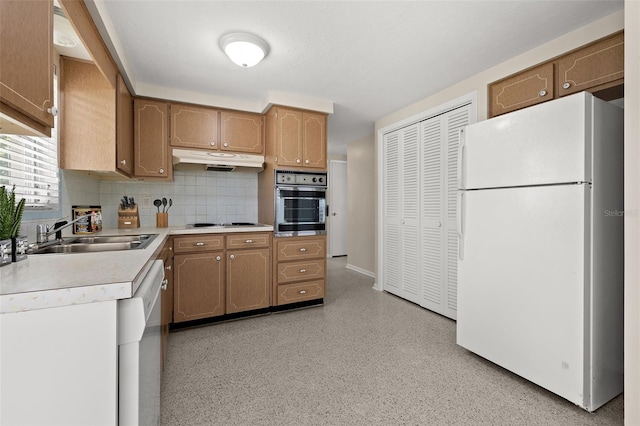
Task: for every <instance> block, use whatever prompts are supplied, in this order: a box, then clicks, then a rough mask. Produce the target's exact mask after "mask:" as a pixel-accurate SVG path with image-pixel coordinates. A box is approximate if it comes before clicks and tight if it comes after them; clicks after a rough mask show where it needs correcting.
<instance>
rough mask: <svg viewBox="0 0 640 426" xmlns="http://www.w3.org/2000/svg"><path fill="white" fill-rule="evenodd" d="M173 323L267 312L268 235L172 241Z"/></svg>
mask: <svg viewBox="0 0 640 426" xmlns="http://www.w3.org/2000/svg"><path fill="white" fill-rule="evenodd" d="M174 252H175V255H174V265H173V272H174V302H173V321H174V322H176V323H178V322H184V321H193V320H197V319H203V318H211V317H216V316H220V315H224V314H231V313H237V312H244V311H251V310H256V309H261V308H267V307H269V306H271V292H270V289H271V233H268V232H263V233H254V234H248V233H233V234H196V235H189V236H186V235H185V236H176V237H174Z"/></svg>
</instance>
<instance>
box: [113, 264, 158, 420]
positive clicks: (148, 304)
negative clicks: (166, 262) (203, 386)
mask: <svg viewBox="0 0 640 426" xmlns="http://www.w3.org/2000/svg"><path fill="white" fill-rule="evenodd" d="M165 282H166V281H165V279H164V266H163V263H162V260H155V261H154V262H153V264H152V266H151V268H150V269H149V272H148V273H147V275H146V276H145V278H144V280H143V281H142V283H141V284H140V287H139V288H138V290H137V291H136V293H135V295H134V296H133V297H132V298H131V299H123V300H120V301H119V302H118V423H119V425H159V424H160V374H161V364H160V345H161V334H160V330H161V327H160V322H161V315H160V314H161V305H162V303H161V300H162V296H161V291H160V289H161V288H162V287H163V286H165Z"/></svg>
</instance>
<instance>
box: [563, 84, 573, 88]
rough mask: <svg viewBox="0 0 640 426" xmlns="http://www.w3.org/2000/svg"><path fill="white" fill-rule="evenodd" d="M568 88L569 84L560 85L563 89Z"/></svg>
mask: <svg viewBox="0 0 640 426" xmlns="http://www.w3.org/2000/svg"><path fill="white" fill-rule="evenodd" d="M569 87H571V83H565V84H563V85H562V88H563V89H568V88H569Z"/></svg>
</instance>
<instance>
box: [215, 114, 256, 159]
mask: <svg viewBox="0 0 640 426" xmlns="http://www.w3.org/2000/svg"><path fill="white" fill-rule="evenodd" d="M263 135H264V118H263V116H262V115H259V114H251V113H248V112H239V111H221V112H220V149H221V150H222V151H233V152H245V153H250V154H262V153H264V136H263Z"/></svg>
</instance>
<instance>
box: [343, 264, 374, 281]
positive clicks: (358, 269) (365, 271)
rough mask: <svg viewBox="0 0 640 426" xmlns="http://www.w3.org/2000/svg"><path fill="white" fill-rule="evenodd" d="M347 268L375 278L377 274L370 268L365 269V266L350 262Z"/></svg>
mask: <svg viewBox="0 0 640 426" xmlns="http://www.w3.org/2000/svg"><path fill="white" fill-rule="evenodd" d="M345 268H347V269H351V270H352V271H355V272H358V273H360V274H362V275H366V276H368V277H371V278H375V277H376V274H375V273H374V272H371V271H368V270H366V269H363V268H359V267H357V266H354V265H351V264H350V263H347V266H345Z"/></svg>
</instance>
